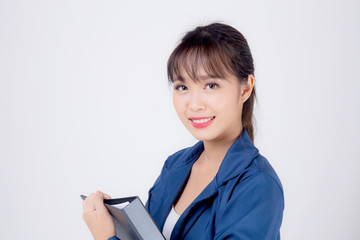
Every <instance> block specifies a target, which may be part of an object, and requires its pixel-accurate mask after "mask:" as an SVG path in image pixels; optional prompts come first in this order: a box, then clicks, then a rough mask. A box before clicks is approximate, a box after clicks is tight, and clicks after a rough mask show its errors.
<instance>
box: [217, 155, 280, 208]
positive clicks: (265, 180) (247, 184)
mask: <svg viewBox="0 0 360 240" xmlns="http://www.w3.org/2000/svg"><path fill="white" fill-rule="evenodd" d="M223 193H224V194H223V197H225V198H226V199H225V202H227V203H229V202H234V204H244V203H245V204H248V205H249V207H251V205H257V204H268V205H269V207H270V206H273V205H278V207H279V209H283V207H284V192H283V187H282V184H281V181H280V179H279V177H278V175H277V174H276V172H275V170H274V169H273V167H272V166H271V164H270V163H269V161H268V160H267V159H266V158H265V157H263V156H262V155H260V154H258V155H257V156H256V157H255V158H254V159H253V160H252V161H251V162H250V164H249V165H248V166H247V167H246V168H245V169H244V171H243V172H242V173H241V174H239V175H237V176H236V177H234V178H232V179H230V180H229V181H228V182H227V183H226V184H225V185H224V192H223ZM252 207H254V206H252Z"/></svg>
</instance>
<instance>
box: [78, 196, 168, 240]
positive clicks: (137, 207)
mask: <svg viewBox="0 0 360 240" xmlns="http://www.w3.org/2000/svg"><path fill="white" fill-rule="evenodd" d="M81 198H82V199H83V200H85V198H86V197H85V196H84V195H81ZM104 204H105V206H106V208H107V209H108V210H109V213H110V215H111V216H112V218H113V220H114V224H115V228H116V236H117V237H118V238H120V239H121V240H165V238H164V236H163V235H162V234H161V232H160V231H159V228H158V227H157V226H156V224H155V222H154V220H153V219H152V217H151V216H150V214H149V213H148V211H147V210H146V208H145V207H144V204H143V203H142V202H141V200H140V199H139V197H137V196H134V197H126V198H114V199H104ZM118 205H123V207H120V208H119V207H117V206H118ZM124 205H125V206H124Z"/></svg>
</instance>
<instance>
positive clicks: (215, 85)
mask: <svg viewBox="0 0 360 240" xmlns="http://www.w3.org/2000/svg"><path fill="white" fill-rule="evenodd" d="M217 87H219V85H217V84H216V83H208V84H206V86H205V88H206V89H215V88H217Z"/></svg>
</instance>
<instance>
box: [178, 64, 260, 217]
mask: <svg viewBox="0 0 360 240" xmlns="http://www.w3.org/2000/svg"><path fill="white" fill-rule="evenodd" d="M199 75H200V77H199V81H193V80H192V79H190V77H189V76H188V75H187V74H186V72H184V71H183V72H182V76H183V80H184V81H180V80H178V79H176V80H175V81H174V93H173V103H174V107H175V110H176V112H177V114H178V116H179V118H180V119H181V121H182V122H183V124H184V125H185V127H186V128H187V129H188V130H189V132H190V133H191V134H192V135H193V136H194V137H195V138H197V139H198V140H202V141H203V143H204V151H203V152H202V154H201V155H200V157H199V158H198V159H197V161H196V162H195V163H194V164H193V167H192V169H191V173H190V177H189V179H188V182H187V184H186V186H185V188H184V190H183V192H182V194H181V196H180V197H179V199H178V201H177V202H176V203H175V205H174V208H175V211H176V212H177V213H178V214H182V213H183V212H184V211H185V209H186V208H187V207H188V206H189V205H190V204H191V203H192V202H193V201H194V200H195V198H196V197H197V196H198V195H199V194H200V193H201V192H202V191H203V190H204V188H205V187H206V186H207V185H208V184H209V183H210V182H211V181H212V179H213V178H214V177H215V175H216V174H217V172H218V170H219V167H220V164H221V162H222V160H223V158H224V157H225V154H226V152H227V151H228V149H229V148H230V146H231V145H232V144H233V143H234V141H235V140H236V139H237V138H238V137H239V136H240V134H241V131H242V129H243V126H242V122H241V113H242V108H243V104H244V102H245V101H246V100H247V99H248V98H249V97H250V95H251V92H252V89H253V86H254V81H255V80H254V77H253V76H252V75H249V77H248V80H247V82H246V83H245V84H240V82H239V80H238V79H237V78H236V77H235V76H234V75H232V74H228V76H227V77H225V78H223V79H216V78H210V77H209V76H208V75H207V74H206V73H205V71H203V70H202V69H200V74H199ZM193 117H215V118H214V120H213V122H212V124H211V125H209V126H207V127H205V128H195V127H194V126H193V125H192V120H191V118H193Z"/></svg>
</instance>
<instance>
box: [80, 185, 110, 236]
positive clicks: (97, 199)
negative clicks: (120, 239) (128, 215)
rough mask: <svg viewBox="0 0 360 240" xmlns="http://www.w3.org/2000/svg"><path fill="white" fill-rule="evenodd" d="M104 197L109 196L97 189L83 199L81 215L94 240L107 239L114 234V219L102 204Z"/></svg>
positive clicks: (108, 197)
mask: <svg viewBox="0 0 360 240" xmlns="http://www.w3.org/2000/svg"><path fill="white" fill-rule="evenodd" d="M104 199H110V196H109V195H106V194H104V193H102V192H100V191H97V192H96V193H92V194H90V196H88V197H87V198H86V199H85V200H84V201H83V208H84V213H83V216H82V217H83V219H84V221H85V222H86V225H87V226H88V228H89V230H90V232H91V234H92V235H93V237H94V240H107V239H108V238H110V237H113V236H115V235H116V231H115V225H114V221H113V220H112V217H111V215H110V213H109V211H108V210H107V208H106V207H105V205H104Z"/></svg>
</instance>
